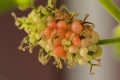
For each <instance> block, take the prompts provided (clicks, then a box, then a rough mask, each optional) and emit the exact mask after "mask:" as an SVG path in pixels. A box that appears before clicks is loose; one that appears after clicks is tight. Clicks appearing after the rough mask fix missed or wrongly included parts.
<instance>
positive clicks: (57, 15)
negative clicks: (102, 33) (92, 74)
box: [12, 5, 102, 69]
mask: <svg viewBox="0 0 120 80" xmlns="http://www.w3.org/2000/svg"><path fill="white" fill-rule="evenodd" d="M12 15H13V16H14V18H15V20H16V26H18V28H19V29H24V31H25V32H26V33H27V36H26V37H25V38H24V39H23V41H22V43H21V45H20V47H19V49H21V50H23V51H25V50H26V49H29V51H30V53H32V49H33V48H34V47H35V46H40V47H41V48H40V51H39V56H38V59H39V61H40V62H41V63H42V64H46V63H47V62H48V61H49V59H50V57H51V56H53V57H54V59H55V62H54V64H55V65H56V67H57V68H60V69H61V68H62V62H61V60H63V61H64V62H65V63H66V64H67V66H68V67H73V66H75V65H76V64H77V63H79V64H80V65H84V64H87V63H89V64H90V65H91V69H92V66H93V65H99V63H98V64H92V60H95V61H98V62H100V59H99V56H100V55H101V53H102V49H101V47H100V46H98V45H97V44H96V43H97V42H98V41H99V35H98V33H97V32H96V31H94V25H93V23H91V22H88V21H86V19H87V17H88V15H86V17H85V19H83V20H79V19H77V18H75V15H76V13H73V12H70V11H68V9H67V8H66V7H65V6H61V7H60V8H54V7H51V6H49V5H48V6H45V7H44V6H39V7H38V8H35V9H33V10H32V11H31V12H30V13H29V15H28V16H27V17H22V18H18V17H16V15H15V14H14V13H12Z"/></svg>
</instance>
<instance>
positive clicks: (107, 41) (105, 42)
mask: <svg viewBox="0 0 120 80" xmlns="http://www.w3.org/2000/svg"><path fill="white" fill-rule="evenodd" d="M117 42H120V37H119V38H110V39H102V40H100V41H99V42H98V43H97V45H106V44H113V43H117Z"/></svg>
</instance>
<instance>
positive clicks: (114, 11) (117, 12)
mask: <svg viewBox="0 0 120 80" xmlns="http://www.w3.org/2000/svg"><path fill="white" fill-rule="evenodd" d="M98 1H99V2H100V4H102V5H103V6H104V8H105V9H106V10H107V11H108V12H109V13H110V14H111V15H112V16H113V17H114V18H115V20H116V21H118V22H119V23H120V9H119V8H118V7H117V6H116V5H115V4H114V3H113V2H112V1H111V0H98Z"/></svg>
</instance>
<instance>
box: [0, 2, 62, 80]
mask: <svg viewBox="0 0 120 80" xmlns="http://www.w3.org/2000/svg"><path fill="white" fill-rule="evenodd" d="M46 2H47V0H36V2H35V4H36V5H40V4H42V5H45V4H46ZM12 11H14V12H15V13H16V14H17V15H18V16H23V15H26V14H27V13H28V12H29V11H30V10H27V11H24V12H21V11H20V10H18V9H14V10H10V11H8V12H6V13H4V14H2V15H0V80H62V74H63V70H57V69H56V68H55V66H54V65H53V64H52V61H53V60H51V61H50V62H49V63H48V64H47V65H45V66H44V65H41V63H39V61H38V59H37V56H38V52H37V49H36V50H34V53H33V54H29V53H28V51H26V52H22V51H20V50H18V46H19V44H20V42H21V40H22V38H23V37H24V36H25V35H26V34H25V32H24V31H20V30H18V29H17V28H16V27H15V25H14V19H13V17H12V16H11V12H12Z"/></svg>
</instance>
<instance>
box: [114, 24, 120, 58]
mask: <svg viewBox="0 0 120 80" xmlns="http://www.w3.org/2000/svg"><path fill="white" fill-rule="evenodd" d="M113 35H114V37H120V25H118V26H117V27H115V29H114V30H113ZM114 50H115V55H116V56H117V57H118V58H120V42H118V43H116V44H115V45H114Z"/></svg>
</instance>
